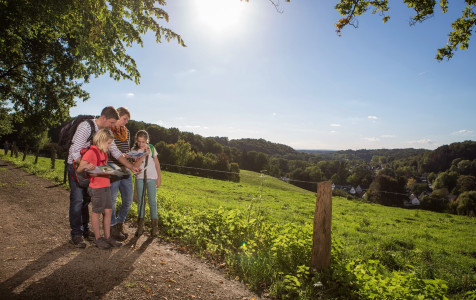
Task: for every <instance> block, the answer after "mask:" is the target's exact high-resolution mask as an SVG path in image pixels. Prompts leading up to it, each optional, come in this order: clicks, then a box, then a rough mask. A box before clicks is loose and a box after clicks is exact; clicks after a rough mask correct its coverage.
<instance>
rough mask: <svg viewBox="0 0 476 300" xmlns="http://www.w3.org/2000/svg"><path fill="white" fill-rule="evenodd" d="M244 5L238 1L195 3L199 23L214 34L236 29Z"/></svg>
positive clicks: (202, 0) (203, 1) (197, 0)
mask: <svg viewBox="0 0 476 300" xmlns="http://www.w3.org/2000/svg"><path fill="white" fill-rule="evenodd" d="M245 4H246V3H244V2H242V1H240V0H196V1H195V6H196V9H197V10H196V12H197V16H198V18H199V20H200V22H201V23H202V24H203V25H204V26H206V27H208V28H209V29H211V30H213V31H215V32H228V31H230V30H234V29H238V28H239V27H240V17H241V15H242V11H243V7H244V5H245Z"/></svg>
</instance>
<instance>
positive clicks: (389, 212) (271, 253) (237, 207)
mask: <svg viewBox="0 0 476 300" xmlns="http://www.w3.org/2000/svg"><path fill="white" fill-rule="evenodd" d="M0 159H6V160H12V159H11V158H10V156H7V157H4V156H2V155H1V154H0ZM13 160H14V161H15V163H16V164H19V165H23V167H24V168H26V169H27V170H28V171H29V172H30V173H33V174H37V175H39V176H43V177H46V178H49V179H51V180H54V181H57V182H58V181H61V180H62V177H63V162H62V161H61V160H57V162H56V169H55V170H49V169H50V160H49V159H44V158H40V161H39V163H38V165H33V164H32V161H33V158H32V157H31V156H28V158H27V160H26V162H21V156H19V158H18V159H16V160H15V159H13ZM162 178H163V179H162V183H163V184H162V187H161V188H160V189H159V195H158V201H159V207H162V209H161V211H160V212H159V214H160V217H159V218H163V220H164V221H163V223H162V225H163V228H164V230H165V231H166V232H165V233H166V234H169V235H170V236H173V237H174V238H182V239H183V241H184V243H191V244H193V245H192V246H193V247H192V248H194V249H195V250H197V251H198V253H202V254H203V253H210V251H215V250H216V252H217V254H219V255H220V256H225V260H226V261H227V263H228V265H229V266H230V272H232V273H233V272H235V273H233V274H237V275H238V276H240V278H242V279H243V280H245V281H247V282H250V286H251V287H252V288H254V289H256V290H260V289H264V290H270V291H271V294H272V295H274V296H275V297H290V298H301V299H312V298H316V297H317V296H316V295H320V296H323V297H339V296H341V297H342V295H343V294H342V291H336V290H339V289H349V291H347V292H345V293H344V295H346V296H349V297H354V298H359V297H360V298H374V299H388V298H399V299H419V298H418V297H420V296H422V295H423V298H422V299H426V298H434V299H440V298H441V299H444V297H449V298H454V299H461V298H464V297H465V298H467V299H474V298H475V295H476V292H475V289H476V230H475V229H476V226H475V225H476V219H475V218H470V217H465V216H456V215H450V214H441V213H434V212H429V211H423V210H409V209H401V208H393V207H385V206H381V205H376V204H370V203H364V202H360V201H355V200H347V199H345V198H341V197H334V198H333V206H332V210H333V211H332V216H333V219H332V235H333V241H334V243H335V244H336V245H338V246H339V247H336V248H335V249H334V248H333V261H332V265H331V271H330V272H329V274H326V275H322V276H314V277H312V279H308V277H309V276H305V275H309V274H308V273H309V272H308V270H307V269H306V268H305V266H306V264H307V265H308V261H309V257H310V246H311V245H310V243H311V242H310V241H311V238H312V221H313V215H314V209H315V202H316V194H315V193H312V192H309V191H305V190H302V189H300V188H298V187H295V186H293V185H290V184H288V183H285V182H283V181H280V180H278V179H275V178H272V177H269V176H262V175H261V174H258V173H254V172H249V171H244V170H242V171H241V173H240V179H241V180H240V182H238V183H234V182H229V181H221V180H214V179H207V178H201V177H195V176H189V175H184V174H177V173H170V172H163V177H162ZM134 212H135V208H133V209H132V210H131V215H132V214H134ZM251 215H252V217H251V218H250V216H251ZM250 219H252V220H253V221H250ZM253 222H255V223H253ZM218 228H220V229H218ZM251 231H252V232H251ZM255 232H259V233H258V234H256V233H255ZM238 237H239V238H238ZM242 240H243V244H242ZM245 241H246V242H247V243H245ZM245 244H246V247H245ZM224 248H227V249H228V250H227V249H224ZM231 249H232V250H233V251H232V250H231ZM287 252H289V253H288V254H286V253H287ZM308 252H309V253H308ZM284 254H286V255H284ZM284 264H286V266H284ZM361 273H362V274H364V275H363V277H362V276H361ZM432 280H434V281H432ZM438 280H444V282H443V281H438ZM321 281H322V282H323V283H324V287H321V288H320V289H316V288H315V287H316V286H318V287H319V286H320V284H321ZM386 286H389V287H390V288H389V287H386ZM406 286H409V287H410V288H411V289H408V290H407V289H406ZM433 286H434V287H433ZM446 286H447V289H446V288H445V287H446ZM350 289H353V291H350ZM466 293H469V294H468V295H466ZM326 295H327V296H326ZM335 295H337V296H335Z"/></svg>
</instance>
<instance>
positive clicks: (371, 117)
mask: <svg viewBox="0 0 476 300" xmlns="http://www.w3.org/2000/svg"><path fill="white" fill-rule="evenodd" d="M367 118H368V119H372V120H377V119H378V117H377V116H368V117H367Z"/></svg>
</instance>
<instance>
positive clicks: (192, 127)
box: [180, 125, 208, 130]
mask: <svg viewBox="0 0 476 300" xmlns="http://www.w3.org/2000/svg"><path fill="white" fill-rule="evenodd" d="M180 128H183V129H187V130H191V129H192V130H197V129H208V127H207V126H201V125H184V126H180Z"/></svg>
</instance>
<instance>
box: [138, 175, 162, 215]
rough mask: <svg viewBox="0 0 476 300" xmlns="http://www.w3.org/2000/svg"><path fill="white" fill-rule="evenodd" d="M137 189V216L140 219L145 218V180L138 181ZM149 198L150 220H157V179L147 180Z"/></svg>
mask: <svg viewBox="0 0 476 300" xmlns="http://www.w3.org/2000/svg"><path fill="white" fill-rule="evenodd" d="M136 189H137V199H138V203H137V214H138V215H139V218H143V217H144V215H145V201H144V200H145V195H142V193H143V191H144V179H136ZM146 189H147V196H148V197H147V198H148V199H149V209H150V218H151V219H154V220H157V219H158V218H157V198H156V195H157V187H156V186H155V179H147V185H146Z"/></svg>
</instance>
